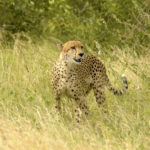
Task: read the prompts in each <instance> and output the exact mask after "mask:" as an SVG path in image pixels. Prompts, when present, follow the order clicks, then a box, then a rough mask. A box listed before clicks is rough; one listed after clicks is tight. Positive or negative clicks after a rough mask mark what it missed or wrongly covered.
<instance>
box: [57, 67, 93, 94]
mask: <svg viewBox="0 0 150 150" xmlns="http://www.w3.org/2000/svg"><path fill="white" fill-rule="evenodd" d="M57 71H58V72H59V81H58V82H59V83H58V84H59V85H61V92H62V93H63V94H66V95H68V96H70V97H74V95H83V94H85V93H87V92H88V91H89V88H90V82H91V78H90V77H89V76H85V75H81V74H79V73H78V72H77V71H76V70H73V69H68V68H67V67H66V66H61V67H59V68H58V69H57Z"/></svg>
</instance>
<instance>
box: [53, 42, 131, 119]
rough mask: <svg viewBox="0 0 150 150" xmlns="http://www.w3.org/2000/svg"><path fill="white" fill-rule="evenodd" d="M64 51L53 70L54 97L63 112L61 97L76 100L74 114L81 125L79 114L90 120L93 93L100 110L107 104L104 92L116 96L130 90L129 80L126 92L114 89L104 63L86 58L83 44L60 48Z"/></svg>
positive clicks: (89, 56) (93, 58) (72, 44)
mask: <svg viewBox="0 0 150 150" xmlns="http://www.w3.org/2000/svg"><path fill="white" fill-rule="evenodd" d="M59 48H60V50H61V52H60V55H59V57H58V59H57V60H56V62H55V64H54V66H53V70H52V87H53V90H54V93H55V100H56V108H57V109H58V110H59V111H61V96H63V95H65V96H67V97H69V98H72V99H74V101H75V103H76V108H75V114H76V120H77V121H78V122H79V119H80V117H81V113H80V110H81V111H82V112H83V113H84V114H85V115H86V116H87V115H88V107H87V100H86V99H87V96H88V93H89V92H90V91H91V90H93V91H94V96H95V98H96V102H97V104H98V106H99V107H100V106H101V104H102V103H103V102H104V101H105V88H106V87H107V88H108V89H109V90H110V91H111V92H113V93H114V94H115V95H122V94H124V93H125V91H126V90H127V89H128V83H127V79H126V77H123V85H124V86H123V89H121V90H116V89H115V88H113V87H112V85H111V83H110V81H109V79H108V76H107V74H106V69H105V66H104V65H103V63H102V62H101V61H100V60H99V59H98V58H96V57H95V56H93V55H84V50H83V44H82V43H81V42H80V41H69V42H67V43H65V44H64V45H59Z"/></svg>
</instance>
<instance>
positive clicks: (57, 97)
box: [55, 95, 61, 113]
mask: <svg viewBox="0 0 150 150" xmlns="http://www.w3.org/2000/svg"><path fill="white" fill-rule="evenodd" d="M55 101H56V104H55V108H56V110H57V111H58V112H60V113H61V99H60V96H59V95H56V96H55Z"/></svg>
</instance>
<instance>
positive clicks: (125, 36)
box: [0, 0, 150, 54]
mask: <svg viewBox="0 0 150 150" xmlns="http://www.w3.org/2000/svg"><path fill="white" fill-rule="evenodd" d="M149 6H150V1H149V0H147V1H141V0H86V1H85V0H5V1H4V0H0V30H1V32H2V33H3V37H4V38H5V39H6V40H9V38H10V37H9V34H10V33H11V34H16V33H19V32H25V33H27V34H29V35H31V36H34V37H35V36H37V37H42V36H44V37H50V36H54V37H56V38H58V39H60V40H62V41H63V42H65V41H67V40H71V39H76V40H81V41H83V42H86V43H87V44H88V45H89V46H90V47H91V48H92V49H93V50H94V49H95V42H98V43H100V46H101V47H102V48H107V49H108V50H109V49H111V46H114V45H117V46H119V47H121V48H123V47H124V46H126V45H128V46H130V47H132V48H133V49H134V50H135V51H136V52H137V53H138V54H145V51H142V50H141V49H142V47H150V45H149V43H150V7H149Z"/></svg>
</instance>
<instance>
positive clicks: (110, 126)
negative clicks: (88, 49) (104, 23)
mask: <svg viewBox="0 0 150 150" xmlns="http://www.w3.org/2000/svg"><path fill="white" fill-rule="evenodd" d="M113 49H115V51H114V52H112V53H108V54H107V53H104V51H102V54H101V55H100V56H98V57H99V58H100V59H101V60H102V61H103V62H104V63H105V66H106V68H107V72H108V75H109V78H110V80H111V81H112V83H113V85H114V86H115V87H120V86H121V74H122V73H125V75H126V76H127V78H128V81H129V90H128V91H127V93H126V94H125V95H124V96H121V97H116V96H114V95H112V94H111V93H110V92H108V91H107V92H106V96H107V105H108V112H107V113H103V111H102V110H101V109H98V107H97V105H96V102H95V99H94V97H93V93H90V95H89V102H88V104H89V109H90V119H89V120H88V121H84V122H82V123H81V124H80V125H79V127H78V126H77V125H76V124H75V123H74V121H73V120H74V119H73V117H72V111H73V109H72V107H73V105H72V103H71V102H70V101H69V100H68V99H67V98H64V101H63V106H64V107H63V110H64V115H63V117H60V116H58V115H57V113H56V111H55V109H54V99H53V92H52V90H51V85H50V79H51V68H52V64H53V62H54V61H55V59H56V58H57V56H58V54H59V51H58V50H57V48H56V46H55V42H52V43H49V42H47V41H45V42H43V43H42V45H40V44H31V43H28V42H22V41H20V40H16V42H15V45H14V47H13V48H9V47H5V48H4V47H2V46H1V48H0V72H1V74H0V149H2V150H7V149H8V150H9V149H10V150H11V149H15V150H27V149H28V150H32V149H33V150H35V149H38V150H70V149H71V150H93V149H95V150H97V149H99V150H116V149H117V150H149V147H150V132H149V131H150V118H149V116H150V109H149V106H150V82H149V81H150V63H149V60H150V54H147V55H146V56H143V57H142V56H141V57H137V56H136V55H135V54H133V53H131V52H132V50H131V49H130V48H128V47H127V48H125V49H124V51H122V50H121V49H119V48H117V47H113ZM95 55H97V54H96V53H95Z"/></svg>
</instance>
